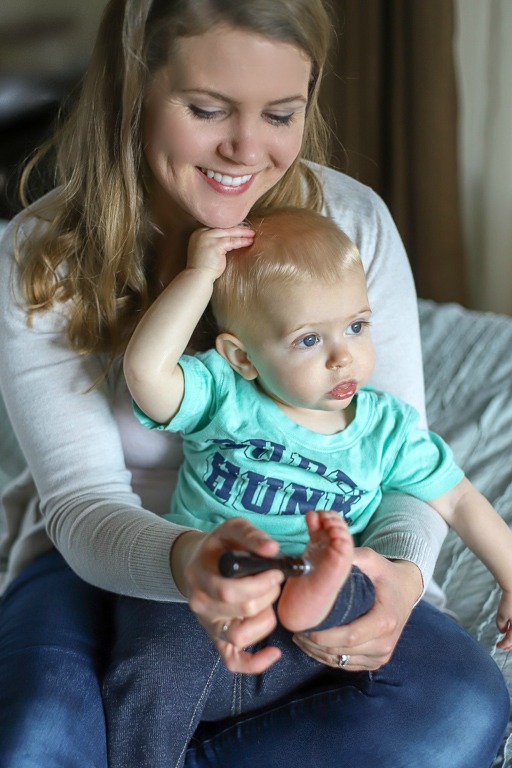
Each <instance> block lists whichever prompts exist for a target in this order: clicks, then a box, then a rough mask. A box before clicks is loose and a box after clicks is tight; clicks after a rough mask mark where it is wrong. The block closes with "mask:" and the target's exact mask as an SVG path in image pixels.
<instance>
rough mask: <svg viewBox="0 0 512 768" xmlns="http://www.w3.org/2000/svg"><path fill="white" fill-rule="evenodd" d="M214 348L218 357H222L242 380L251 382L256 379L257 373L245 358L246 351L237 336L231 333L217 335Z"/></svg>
mask: <svg viewBox="0 0 512 768" xmlns="http://www.w3.org/2000/svg"><path fill="white" fill-rule="evenodd" d="M215 347H216V349H217V352H218V353H219V355H222V357H223V358H224V360H227V362H228V363H229V364H230V366H231V367H232V368H233V370H234V371H236V372H237V373H239V374H240V376H243V377H244V379H247V381H251V380H252V379H255V378H256V377H257V375H258V371H257V370H256V368H255V367H254V365H253V364H252V363H251V361H250V360H249V358H248V357H247V352H246V349H245V347H244V345H243V344H242V342H241V341H240V339H239V338H238V337H237V336H235V335H234V334H232V333H219V335H218V336H217V338H216V340H215Z"/></svg>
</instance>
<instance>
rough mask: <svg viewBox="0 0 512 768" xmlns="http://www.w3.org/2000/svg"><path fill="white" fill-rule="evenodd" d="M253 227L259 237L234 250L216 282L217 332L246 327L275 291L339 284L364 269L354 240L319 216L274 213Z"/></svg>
mask: <svg viewBox="0 0 512 768" xmlns="http://www.w3.org/2000/svg"><path fill="white" fill-rule="evenodd" d="M249 224H250V225H251V227H252V228H253V229H254V230H255V232H256V237H255V238H254V242H253V244H252V245H251V246H249V247H248V248H241V249H239V250H236V251H231V252H230V253H229V254H228V258H227V265H226V269H225V270H224V272H223V274H222V275H221V276H220V277H219V278H218V279H217V280H216V281H215V285H214V290H213V296H212V302H211V308H212V312H213V315H214V318H215V321H216V323H217V327H218V329H219V331H232V332H235V333H236V332H237V331H238V330H239V329H240V328H246V327H247V323H248V322H249V323H251V322H253V318H254V310H255V308H256V307H258V302H259V301H260V300H261V299H262V298H264V297H266V296H267V295H268V294H269V292H270V291H272V292H273V293H274V292H275V288H276V286H277V287H281V286H282V287H283V292H285V291H286V286H289V285H297V284H298V283H299V284H300V283H305V282H307V281H311V280H315V281H321V282H325V283H332V282H337V281H340V280H343V278H344V277H345V275H346V274H347V271H349V270H351V271H353V270H357V269H361V270H362V268H363V267H362V263H361V257H360V254H359V251H358V249H357V247H356V246H355V245H354V243H353V242H352V241H351V240H350V238H349V237H348V236H347V235H346V234H345V233H344V232H343V231H342V230H341V229H340V228H339V227H338V226H337V225H336V224H335V222H334V221H333V220H332V219H330V218H327V217H326V216H322V214H320V213H317V212H316V211H312V210H307V209H303V208H292V207H286V208H275V209H273V210H269V211H266V212H265V213H264V214H262V215H254V216H251V217H250V220H249ZM283 300H285V299H284V298H283Z"/></svg>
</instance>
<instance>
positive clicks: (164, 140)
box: [144, 26, 311, 230]
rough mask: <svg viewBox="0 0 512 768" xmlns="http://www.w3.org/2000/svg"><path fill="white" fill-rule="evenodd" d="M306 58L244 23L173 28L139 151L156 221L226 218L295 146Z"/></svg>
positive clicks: (274, 176) (254, 195) (254, 196)
mask: <svg viewBox="0 0 512 768" xmlns="http://www.w3.org/2000/svg"><path fill="white" fill-rule="evenodd" d="M310 72H311V62H310V59H309V58H308V57H307V55H306V54H305V53H304V52H303V51H302V50H301V49H300V48H297V47H295V46H293V45H290V44H288V43H283V42H278V41H275V40H272V39H270V38H267V37H262V36H260V35H256V34H254V33H252V32H248V31H245V30H241V29H236V28H232V27H227V26H219V27H215V28H213V29H212V30H211V31H209V32H207V33H205V34H204V35H200V36H196V37H184V38H180V39H179V40H178V41H177V43H176V48H175V51H174V54H173V56H172V58H171V60H170V62H169V64H168V65H166V67H165V68H163V69H162V70H160V71H159V72H158V73H157V74H156V76H155V79H154V81H153V83H152V85H151V87H150V90H149V93H148V95H147V98H146V100H145V107H144V154H145V158H146V161H147V164H148V166H149V169H150V171H151V174H152V180H151V185H150V188H151V195H152V204H153V209H154V213H155V215H156V219H157V223H158V224H159V225H160V226H161V227H163V228H164V230H165V229H167V228H169V227H170V228H176V227H178V228H180V227H189V226H190V225H195V224H196V223H199V224H202V225H205V226H208V227H221V228H226V227H231V226H234V225H235V224H238V223H240V222H241V221H243V220H244V219H245V217H246V216H247V214H248V213H249V211H250V209H251V208H252V206H253V205H254V203H255V202H256V201H257V200H258V199H259V198H260V197H261V196H262V195H263V194H264V193H265V192H267V191H268V190H269V189H271V188H272V187H273V186H274V185H275V184H276V183H277V181H278V180H279V179H280V178H281V177H282V176H283V175H284V173H285V172H286V170H287V169H288V168H289V167H290V165H291V164H292V162H293V160H294V159H295V158H296V157H297V155H298V154H299V151H300V148H301V144H302V136H303V132H304V118H305V111H306V104H307V97H308V83H309V78H310Z"/></svg>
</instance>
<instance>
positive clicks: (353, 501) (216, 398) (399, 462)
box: [134, 350, 463, 554]
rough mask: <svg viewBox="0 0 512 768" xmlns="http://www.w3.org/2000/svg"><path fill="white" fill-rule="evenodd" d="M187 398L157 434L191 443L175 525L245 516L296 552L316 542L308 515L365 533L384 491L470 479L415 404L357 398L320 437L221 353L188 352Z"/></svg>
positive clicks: (367, 395) (427, 489) (422, 490)
mask: <svg viewBox="0 0 512 768" xmlns="http://www.w3.org/2000/svg"><path fill="white" fill-rule="evenodd" d="M180 365H181V367H182V369H183V372H184V377H185V394H184V398H183V402H182V405H181V407H180V410H179V413H178V414H176V416H175V417H174V418H173V419H172V420H171V421H170V422H169V424H158V423H156V422H154V421H152V420H151V419H149V418H148V417H147V416H145V414H143V413H142V412H141V411H140V409H138V408H137V406H136V405H135V406H134V408H135V413H136V414H137V416H138V418H139V419H140V421H141V422H142V423H143V424H144V425H145V426H147V427H149V428H150V429H167V430H170V431H173V432H179V433H180V434H181V435H182V436H183V452H184V462H183V465H182V466H181V468H180V472H179V476H178V484H177V487H176V490H175V492H174V494H173V497H172V501H171V511H170V514H169V515H168V519H169V520H172V521H173V522H174V523H179V524H181V525H186V526H189V527H192V528H198V529H200V530H203V531H209V530H211V529H213V528H215V527H216V526H217V525H219V523H221V522H223V521H224V520H226V519H227V518H229V517H237V516H242V517H246V518H248V519H249V520H250V521H251V522H252V523H254V525H256V526H258V527H259V528H261V529H263V530H265V531H267V532H268V533H269V534H270V535H271V536H272V537H274V538H275V539H276V540H277V541H279V542H280V545H281V549H282V550H283V551H284V552H286V553H288V554H300V553H301V552H302V551H303V549H304V546H305V545H306V543H307V541H308V539H309V537H308V533H307V528H306V523H305V519H304V515H305V513H306V512H307V511H308V510H310V509H316V510H323V509H333V510H336V511H338V512H339V513H340V514H341V515H343V517H344V518H345V520H346V521H347V523H348V525H349V527H350V531H351V532H352V534H354V535H355V534H357V533H359V532H360V531H362V530H363V529H364V528H365V527H366V525H367V524H368V521H369V520H370V518H371V516H372V514H373V513H374V511H375V509H376V508H377V507H378V505H379V503H380V500H381V497H382V492H383V491H401V492H403V493H408V494H411V495H412V496H416V497H417V498H419V499H422V500H424V501H429V500H431V499H434V498H436V497H438V496H441V495H442V494H443V493H446V492H447V491H448V490H450V489H451V488H453V487H454V486H455V485H456V484H457V483H458V482H460V480H461V479H462V477H463V472H462V470H461V469H459V467H457V465H456V464H455V463H454V460H453V455H452V451H451V450H450V448H449V447H448V446H447V445H446V443H444V441H443V440H442V439H441V438H440V437H439V436H437V435H435V434H433V433H431V432H429V431H427V430H422V429H418V428H417V426H416V424H417V420H418V416H417V413H416V411H415V410H414V409H413V408H411V407H410V406H409V405H407V404H405V403H403V402H401V401H400V400H398V399H397V398H395V397H393V396H392V395H389V394H385V393H382V392H378V391H376V390H374V389H372V388H370V387H365V388H363V389H362V390H361V391H360V392H358V394H357V395H356V399H355V403H356V409H355V418H354V420H353V421H352V423H351V424H350V425H349V426H348V427H347V428H346V429H345V430H343V431H342V432H338V433H337V434H334V435H322V434H319V433H317V432H312V431H310V430H309V429H306V428H305V427H302V426H300V425H298V424H295V422H293V421H292V420H291V419H290V418H288V416H286V415H285V414H284V413H283V411H282V410H281V409H280V408H279V407H278V406H277V405H276V403H274V402H273V401H272V400H271V399H270V398H269V397H268V396H267V395H265V394H263V393H262V392H261V391H260V390H259V388H258V386H257V385H256V384H255V383H254V382H253V381H246V380H245V379H243V378H242V377H241V376H239V375H238V374H236V373H235V372H234V371H233V370H232V368H231V367H230V366H229V365H228V363H226V361H225V360H224V359H223V358H222V357H221V356H220V355H219V354H218V353H217V352H216V351H215V350H210V351H208V352H205V353H199V354H197V355H195V356H193V357H191V356H187V355H184V356H183V357H182V359H181V360H180Z"/></svg>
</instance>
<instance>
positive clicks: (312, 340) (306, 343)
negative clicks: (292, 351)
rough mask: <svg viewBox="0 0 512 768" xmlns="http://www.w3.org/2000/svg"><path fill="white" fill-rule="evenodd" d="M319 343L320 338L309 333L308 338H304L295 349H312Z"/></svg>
mask: <svg viewBox="0 0 512 768" xmlns="http://www.w3.org/2000/svg"><path fill="white" fill-rule="evenodd" d="M319 342H320V337H319V336H317V335H316V333H310V334H309V335H308V336H304V338H303V339H301V340H300V341H298V342H297V344H296V346H297V347H314V346H315V344H318V343H319Z"/></svg>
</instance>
